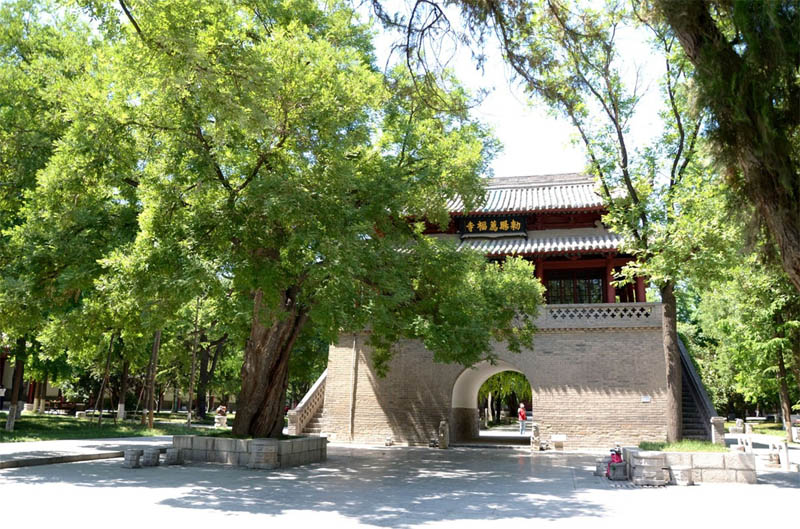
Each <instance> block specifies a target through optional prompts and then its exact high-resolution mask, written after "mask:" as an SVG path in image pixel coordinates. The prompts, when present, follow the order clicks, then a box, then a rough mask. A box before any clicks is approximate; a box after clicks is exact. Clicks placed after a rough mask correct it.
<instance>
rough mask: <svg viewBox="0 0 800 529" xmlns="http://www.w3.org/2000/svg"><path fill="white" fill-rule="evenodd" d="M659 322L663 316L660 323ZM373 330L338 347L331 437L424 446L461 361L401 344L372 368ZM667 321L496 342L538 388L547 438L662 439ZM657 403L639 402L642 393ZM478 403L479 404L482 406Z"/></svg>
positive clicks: (446, 406)
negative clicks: (379, 368) (519, 346)
mask: <svg viewBox="0 0 800 529" xmlns="http://www.w3.org/2000/svg"><path fill="white" fill-rule="evenodd" d="M658 323H660V321H659V322H658ZM365 340H366V335H365V334H360V335H343V336H342V337H341V338H340V341H339V343H338V344H337V345H336V346H333V347H331V349H330V352H329V359H328V381H327V385H326V390H325V404H324V408H325V410H324V431H326V432H327V433H328V434H329V435H330V438H331V440H333V441H345V442H347V441H353V442H360V443H383V441H384V439H385V438H386V437H387V436H389V435H391V436H392V437H393V438H394V440H395V442H398V443H409V444H425V443H427V441H428V440H429V439H430V438H432V437H434V434H435V432H436V430H437V428H438V424H439V421H440V420H442V419H448V420H451V422H453V421H455V422H456V424H453V425H452V428H451V436H452V437H453V441H458V440H459V439H458V434H459V432H464V431H469V428H468V425H461V424H458V422H459V421H460V420H467V419H462V418H464V417H468V415H469V414H465V413H463V411H464V410H456V413H454V414H452V413H451V402H452V395H453V387H454V385H455V384H456V380H457V379H458V376H459V375H460V374H461V373H462V372H463V371H464V369H465V368H464V367H463V366H460V365H451V364H437V363H434V362H433V361H432V354H431V353H430V352H428V351H427V350H425V349H424V347H422V345H421V344H420V343H418V342H411V341H408V342H404V343H401V344H399V345H398V349H397V350H398V352H397V354H396V355H395V356H394V358H393V360H392V362H391V363H390V370H389V373H388V375H387V376H386V377H385V378H379V377H378V376H377V375H376V374H375V372H374V370H373V369H372V365H371V361H370V349H369V347H368V346H367V345H366V344H365ZM661 340H662V337H661V328H660V327H631V328H617V329H615V328H605V329H597V328H592V329H586V328H584V329H561V328H558V329H543V330H540V331H539V333H538V334H537V336H536V340H535V344H534V349H533V350H532V351H524V352H522V353H520V354H515V353H511V352H509V351H508V350H507V349H506V348H505V347H504V345H503V344H497V346H496V352H497V354H498V356H499V358H500V359H502V360H503V361H505V362H508V363H509V364H511V365H512V366H514V367H515V368H516V369H518V370H519V371H520V372H522V373H524V374H525V376H526V377H527V378H528V381H529V382H530V383H531V387H532V390H533V409H532V410H530V411H531V412H532V415H533V419H534V421H536V422H538V423H539V425H540V429H541V434H542V439H544V440H546V439H548V438H549V437H550V435H552V434H566V436H567V442H566V443H565V447H566V448H585V447H600V448H604V447H607V446H609V445H611V444H613V443H615V442H619V443H623V444H635V443H638V442H639V441H642V440H664V438H665V436H666V418H665V410H666V408H665V402H664V398H665V367H664V353H663V347H662V341H661ZM643 396H647V397H649V400H650V402H647V403H644V402H642V400H643V399H642V397H643ZM476 407H477V403H476Z"/></svg>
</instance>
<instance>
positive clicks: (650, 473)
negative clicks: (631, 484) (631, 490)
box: [632, 467, 669, 482]
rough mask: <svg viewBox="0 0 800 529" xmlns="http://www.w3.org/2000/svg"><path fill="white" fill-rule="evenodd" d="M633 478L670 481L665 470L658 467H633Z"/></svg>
mask: <svg viewBox="0 0 800 529" xmlns="http://www.w3.org/2000/svg"><path fill="white" fill-rule="evenodd" d="M632 477H634V478H647V479H658V480H661V481H664V482H667V481H669V476H668V475H667V472H666V471H665V470H664V469H663V468H656V467H633V473H632Z"/></svg>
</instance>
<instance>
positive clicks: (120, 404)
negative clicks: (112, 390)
mask: <svg viewBox="0 0 800 529" xmlns="http://www.w3.org/2000/svg"><path fill="white" fill-rule="evenodd" d="M130 366H131V362H130V360H124V361H123V362H122V374H121V375H120V376H119V400H118V401H117V420H120V421H122V420H125V397H126V396H127V395H128V370H129V369H130Z"/></svg>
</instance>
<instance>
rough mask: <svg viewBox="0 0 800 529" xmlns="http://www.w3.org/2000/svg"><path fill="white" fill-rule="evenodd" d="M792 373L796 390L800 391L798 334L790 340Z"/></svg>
mask: <svg viewBox="0 0 800 529" xmlns="http://www.w3.org/2000/svg"><path fill="white" fill-rule="evenodd" d="M792 357H793V358H792V364H791V365H792V373H793V374H794V381H795V382H796V383H797V389H798V390H800V334H798V333H794V338H793V339H792Z"/></svg>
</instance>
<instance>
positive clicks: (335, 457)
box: [0, 439, 800, 529]
mask: <svg viewBox="0 0 800 529" xmlns="http://www.w3.org/2000/svg"><path fill="white" fill-rule="evenodd" d="M153 441H159V440H158V439H154V440H153ZM162 441H163V440H162ZM64 443H66V442H64ZM75 443H81V444H83V445H85V446H91V443H92V442H91V441H75ZM96 443H97V444H98V445H99V444H101V443H103V444H107V445H113V446H117V445H118V444H119V443H118V442H116V441H108V440H104V441H96ZM14 444H17V445H22V444H28V443H14ZM31 444H32V443H31ZM328 454H329V459H328V461H327V462H325V463H321V464H314V465H310V466H307V467H298V468H293V469H289V470H282V471H254V470H248V469H245V468H231V467H224V466H221V465H215V464H192V465H187V466H171V467H167V466H160V467H155V468H141V469H134V470H130V469H124V468H122V466H121V463H122V461H121V459H104V460H97V461H87V462H80V463H68V464H55V465H45V466H35V467H27V468H15V469H6V470H0V499H2V504H3V506H10V505H13V506H14V507H15V510H14V511H13V512H12V511H9V510H6V509H3V511H4V514H3V517H4V522H6V523H8V522H12V521H14V522H19V523H22V522H23V521H24V520H25V519H28V520H30V519H31V518H29V517H30V516H31V515H34V513H35V515H34V519H35V520H36V525H37V526H40V527H44V526H48V525H51V524H52V525H54V526H55V525H56V524H57V526H58V527H77V526H79V525H80V526H82V527H99V524H100V523H103V524H105V525H107V524H109V523H112V524H114V523H116V524H119V523H123V524H124V526H126V527H127V526H128V524H130V525H131V526H133V524H135V526H138V527H142V526H145V527H146V525H143V524H152V527H154V528H155V527H166V526H174V527H186V526H187V525H188V524H192V526H195V527H208V526H210V525H211V524H215V523H220V522H223V523H232V522H235V523H240V524H241V525H239V526H240V527H256V526H259V527H289V528H291V527H296V528H297V529H304V528H306V527H318V528H322V529H328V528H333V527H380V528H387V527H398V528H406V527H442V528H444V527H447V528H471V527H481V528H486V527H503V528H513V527H527V528H530V527H531V523H535V522H541V523H546V525H548V526H556V527H559V526H563V527H586V526H591V527H598V524H599V523H602V522H603V521H610V520H613V521H614V522H615V523H616V524H617V526H618V527H620V526H621V527H648V526H654V527H661V526H665V525H667V524H669V525H671V526H673V527H675V526H676V525H675V524H680V523H691V526H692V527H694V526H698V525H700V524H704V523H711V524H720V523H727V521H730V520H732V519H735V520H736V524H737V526H744V527H747V526H748V525H747V524H752V523H756V522H757V523H759V524H763V523H764V522H769V521H787V522H788V521H790V520H796V512H794V514H792V513H790V512H789V511H787V510H786V509H794V506H795V504H796V500H797V498H799V497H800V473H797V472H794V473H782V472H773V473H767V472H761V473H760V474H759V478H760V483H759V484H757V485H745V484H702V485H697V486H693V487H677V486H671V487H661V488H636V487H633V486H632V485H630V484H629V483H618V482H609V481H606V480H605V478H598V477H595V476H593V475H592V470H593V469H594V458H595V456H594V455H591V454H577V453H554V452H549V453H535V454H530V453H529V452H526V451H524V450H518V449H489V448H487V449H474V448H455V449H450V450H437V449H428V448H405V447H390V448H374V447H373V448H369V447H350V446H336V445H331V446H330V447H329V450H328ZM9 516H10V518H9ZM15 517H18V519H17V520H15V519H14V518H15ZM275 524H281V525H275ZM286 524H291V525H286ZM312 524H313V525H312Z"/></svg>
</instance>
